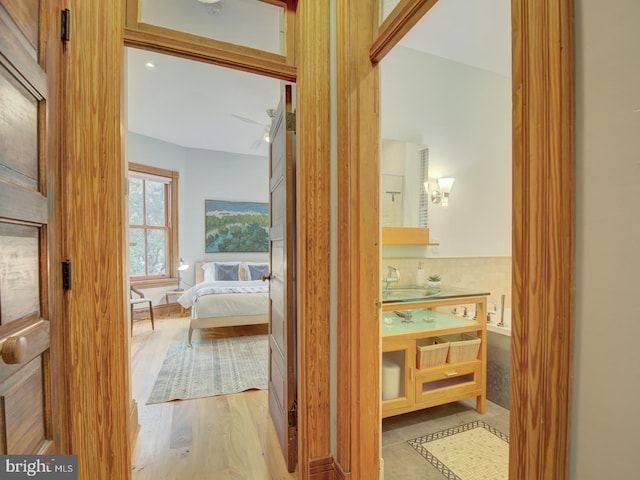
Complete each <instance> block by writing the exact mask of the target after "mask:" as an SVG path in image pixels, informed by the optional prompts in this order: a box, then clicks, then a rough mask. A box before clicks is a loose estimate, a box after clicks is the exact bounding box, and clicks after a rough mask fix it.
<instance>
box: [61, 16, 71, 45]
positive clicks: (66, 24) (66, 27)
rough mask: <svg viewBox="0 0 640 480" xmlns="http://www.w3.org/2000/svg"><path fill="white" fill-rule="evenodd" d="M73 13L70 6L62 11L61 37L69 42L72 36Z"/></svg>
mask: <svg viewBox="0 0 640 480" xmlns="http://www.w3.org/2000/svg"><path fill="white" fill-rule="evenodd" d="M70 28H71V15H70V12H69V9H68V8H65V9H64V10H62V11H61V12H60V38H61V39H62V40H63V41H65V42H68V41H69V38H70Z"/></svg>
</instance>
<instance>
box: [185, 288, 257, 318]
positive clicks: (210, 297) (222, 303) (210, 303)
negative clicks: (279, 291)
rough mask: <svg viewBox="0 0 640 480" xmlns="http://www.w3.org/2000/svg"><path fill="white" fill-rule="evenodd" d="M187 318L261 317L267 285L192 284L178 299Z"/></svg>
mask: <svg viewBox="0 0 640 480" xmlns="http://www.w3.org/2000/svg"><path fill="white" fill-rule="evenodd" d="M178 302H179V303H180V305H182V306H183V307H185V308H188V307H192V309H191V318H194V319H195V318H209V317H230V316H244V315H261V314H266V313H268V311H269V284H268V283H266V282H263V281H261V280H248V281H238V282H235V281H213V282H202V283H198V284H196V285H194V286H193V287H191V288H190V289H189V290H187V291H186V292H184V294H182V295H181V296H180V298H178Z"/></svg>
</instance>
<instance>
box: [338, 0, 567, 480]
mask: <svg viewBox="0 0 640 480" xmlns="http://www.w3.org/2000/svg"><path fill="white" fill-rule="evenodd" d="M373 3H374V2H372V1H371V0H337V4H338V15H337V22H338V25H337V29H336V30H337V41H336V44H337V50H338V51H337V58H338V80H337V82H338V98H339V99H338V131H339V141H338V165H339V172H338V203H339V205H341V208H340V212H339V219H338V225H339V231H340V232H341V235H339V237H338V239H339V240H338V243H339V245H338V255H339V261H338V264H339V265H340V269H341V270H340V274H339V278H340V279H341V280H342V281H343V282H344V283H343V285H341V287H340V288H338V312H339V318H338V325H337V328H338V335H337V337H338V368H337V372H338V373H337V375H338V378H337V386H338V392H337V395H338V401H337V405H338V412H337V418H338V425H337V449H336V462H337V468H336V474H337V476H338V478H347V477H352V478H354V479H356V478H377V477H378V465H379V461H380V458H379V454H380V428H379V425H380V411H379V375H380V371H379V358H380V349H379V329H378V323H377V319H378V315H379V304H377V303H376V302H377V298H378V295H379V285H378V278H379V272H378V265H379V242H378V238H379V237H378V233H377V230H378V196H377V191H378V188H379V187H378V181H379V180H378V176H377V172H378V170H379V158H378V150H377V145H378V143H377V136H378V129H377V128H376V125H379V109H378V102H379V83H378V82H379V79H378V71H377V62H378V61H379V60H380V59H381V58H382V56H384V54H385V53H386V52H388V51H389V50H390V49H391V48H392V47H393V45H395V44H396V43H397V42H398V40H399V39H400V38H401V37H402V35H403V34H404V33H405V32H406V31H408V30H409V29H410V28H411V26H413V25H414V24H415V23H417V21H418V20H419V18H420V17H421V16H422V15H423V14H424V13H425V12H426V11H428V9H429V8H431V6H432V5H433V4H435V1H434V0H402V1H401V2H400V3H399V4H398V6H397V7H396V9H395V10H394V12H392V14H391V15H390V17H389V18H388V19H387V20H386V21H385V22H384V24H383V25H382V27H383V28H382V29H381V31H380V32H376V30H377V27H375V24H376V23H377V22H376V21H375V19H376V17H377V11H376V8H375V7H374V6H373ZM375 3H376V4H377V3H378V2H375ZM572 10H573V2H572V0H560V1H558V0H512V14H511V16H512V45H513V53H512V57H513V59H512V60H513V73H512V78H513V94H512V95H513V126H512V131H513V237H512V242H513V276H512V313H513V333H512V352H513V354H512V387H511V389H512V395H511V399H512V400H511V442H510V472H509V478H510V479H512V480H527V479H530V480H534V479H536V480H537V479H541V478H557V479H562V478H567V475H568V441H569V409H570V403H569V402H570V385H571V357H572V347H573V337H572V333H573V332H572V331H573V271H574V191H575V185H574V184H575V180H574V175H575V167H574V137H573V124H574V112H573V106H574V90H573V17H572V13H573V12H572ZM375 35H378V38H377V39H376V40H374V36H375ZM373 192H376V193H373Z"/></svg>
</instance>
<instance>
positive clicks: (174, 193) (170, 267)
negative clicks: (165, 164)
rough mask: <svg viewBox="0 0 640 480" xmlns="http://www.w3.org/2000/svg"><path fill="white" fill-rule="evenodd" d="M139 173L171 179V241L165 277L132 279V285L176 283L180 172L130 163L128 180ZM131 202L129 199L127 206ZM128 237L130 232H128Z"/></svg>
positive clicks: (168, 211)
mask: <svg viewBox="0 0 640 480" xmlns="http://www.w3.org/2000/svg"><path fill="white" fill-rule="evenodd" d="M132 172H135V173H139V174H143V175H153V176H156V177H162V178H166V179H168V180H170V182H169V183H168V184H169V198H168V200H169V206H168V209H167V213H168V218H167V222H168V226H169V235H168V237H169V241H168V244H167V275H166V276H165V277H163V278H145V279H144V280H134V279H131V285H133V286H135V287H136V288H155V287H166V286H170V285H174V284H176V283H177V282H178V276H177V272H178V262H179V254H178V252H179V251H180V249H179V245H178V179H179V178H180V174H179V173H178V172H177V171H174V170H166V169H164V168H158V167H153V166H150V165H143V164H141V163H133V162H130V163H129V168H128V170H127V180H128V179H129V175H130V174H131V173H132ZM128 205H129V202H128V201H127V208H128ZM126 218H127V232H128V231H129V215H128V214H127V217H126ZM127 238H128V233H127ZM127 256H128V253H127Z"/></svg>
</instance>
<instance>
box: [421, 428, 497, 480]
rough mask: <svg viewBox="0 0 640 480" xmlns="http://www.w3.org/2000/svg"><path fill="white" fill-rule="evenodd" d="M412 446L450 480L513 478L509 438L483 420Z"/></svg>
mask: <svg viewBox="0 0 640 480" xmlns="http://www.w3.org/2000/svg"><path fill="white" fill-rule="evenodd" d="M408 443H409V445H411V446H412V447H413V448H414V449H415V450H416V451H417V452H418V453H419V454H420V455H422V456H423V457H424V458H425V459H426V460H427V461H428V462H429V463H430V464H431V465H433V466H434V467H435V468H436V469H437V470H438V471H439V472H440V473H442V475H443V476H444V478H447V479H449V480H507V479H508V478H509V436H508V435H505V434H504V433H502V432H500V431H498V430H496V429H495V428H493V427H492V426H491V425H488V424H486V423H484V422H483V421H481V420H477V421H475V422H471V423H467V424H465V425H460V426H458V427H453V428H448V429H446V430H442V431H440V432H436V433H431V434H429V435H423V436H422V437H418V438H414V439H413V440H409V441H408Z"/></svg>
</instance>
